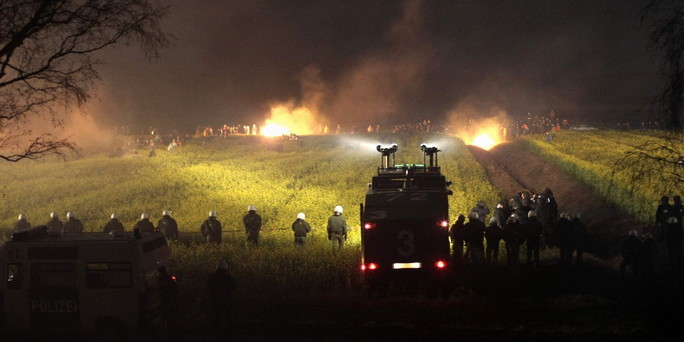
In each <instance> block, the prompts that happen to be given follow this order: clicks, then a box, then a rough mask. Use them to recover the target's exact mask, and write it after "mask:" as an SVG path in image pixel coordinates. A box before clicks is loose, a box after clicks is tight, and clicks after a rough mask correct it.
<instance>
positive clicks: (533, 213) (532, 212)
mask: <svg viewBox="0 0 684 342" xmlns="http://www.w3.org/2000/svg"><path fill="white" fill-rule="evenodd" d="M527 217H537V213H535V212H534V210H530V211H528V212H527Z"/></svg>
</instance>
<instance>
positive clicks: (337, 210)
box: [333, 205, 344, 214]
mask: <svg viewBox="0 0 684 342" xmlns="http://www.w3.org/2000/svg"><path fill="white" fill-rule="evenodd" d="M333 211H334V212H338V213H340V214H342V212H343V211H344V209H342V206H341V205H338V206H335V210H333Z"/></svg>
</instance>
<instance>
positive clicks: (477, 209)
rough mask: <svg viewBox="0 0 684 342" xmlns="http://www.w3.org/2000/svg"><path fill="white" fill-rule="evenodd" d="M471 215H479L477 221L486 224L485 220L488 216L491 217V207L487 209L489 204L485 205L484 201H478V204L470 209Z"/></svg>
mask: <svg viewBox="0 0 684 342" xmlns="http://www.w3.org/2000/svg"><path fill="white" fill-rule="evenodd" d="M470 212H471V213H477V219H478V220H480V222H482V224H485V222H486V221H485V219H486V216H487V215H489V207H487V204H485V202H484V201H478V202H477V204H476V205H475V206H474V207H473V208H472V209H470Z"/></svg>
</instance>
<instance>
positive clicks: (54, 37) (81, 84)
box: [0, 0, 169, 161]
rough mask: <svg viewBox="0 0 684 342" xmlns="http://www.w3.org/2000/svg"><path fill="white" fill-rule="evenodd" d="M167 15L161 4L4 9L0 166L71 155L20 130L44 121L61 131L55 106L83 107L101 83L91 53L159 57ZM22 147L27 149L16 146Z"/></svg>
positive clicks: (97, 0) (103, 1) (20, 1)
mask: <svg viewBox="0 0 684 342" xmlns="http://www.w3.org/2000/svg"><path fill="white" fill-rule="evenodd" d="M167 10H168V5H167V3H166V0H3V1H1V2H0V154H5V155H0V159H4V160H8V161H19V160H22V159H34V158H39V157H40V156H43V155H45V154H49V153H56V154H59V153H58V152H51V151H50V150H49V149H54V150H69V149H73V145H70V144H69V143H68V142H67V141H65V140H60V139H56V138H54V137H53V136H51V135H49V134H48V135H41V136H39V137H33V138H30V137H31V133H30V130H27V129H24V128H25V127H26V126H27V125H28V124H29V122H30V121H31V119H32V118H35V117H43V116H46V115H47V116H48V117H50V118H51V119H52V123H53V125H54V127H56V126H59V125H60V124H61V123H62V120H61V118H60V117H59V116H58V114H57V112H56V111H55V110H53V109H54V108H55V106H61V107H64V108H68V107H70V106H72V105H74V104H76V105H80V104H82V103H84V102H85V101H87V99H88V95H89V94H90V92H91V90H92V88H93V87H94V81H95V80H96V79H97V78H98V74H97V70H96V69H95V66H96V65H98V63H99V61H97V60H95V59H94V56H93V53H94V52H96V51H99V50H102V49H104V48H107V47H110V46H114V45H116V44H118V43H122V42H123V43H129V42H135V43H138V44H139V45H140V47H141V48H142V51H143V52H144V53H145V55H146V56H147V57H157V56H158V55H159V51H160V50H161V49H162V48H164V47H166V46H168V45H169V40H168V39H169V35H168V34H167V33H165V32H163V31H162V30H161V28H160V20H161V18H162V17H163V16H164V15H165V13H166V12H167ZM10 138H11V139H10ZM27 138H30V139H27ZM21 139H23V141H24V142H25V143H24V144H23V145H21V146H17V141H19V140H21ZM8 149H11V150H12V151H13V152H10V153H7V150H8Z"/></svg>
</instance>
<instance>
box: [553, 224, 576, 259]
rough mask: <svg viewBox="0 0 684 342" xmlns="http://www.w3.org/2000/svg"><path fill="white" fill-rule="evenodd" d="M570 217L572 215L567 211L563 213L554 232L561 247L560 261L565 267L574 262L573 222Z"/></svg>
mask: <svg viewBox="0 0 684 342" xmlns="http://www.w3.org/2000/svg"><path fill="white" fill-rule="evenodd" d="M569 218H570V215H568V214H567V213H561V215H560V219H559V220H558V222H557V223H556V227H555V234H554V235H556V241H558V248H559V249H560V259H561V260H560V263H561V266H564V267H569V266H570V264H571V262H572V251H573V246H572V222H570V220H569Z"/></svg>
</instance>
